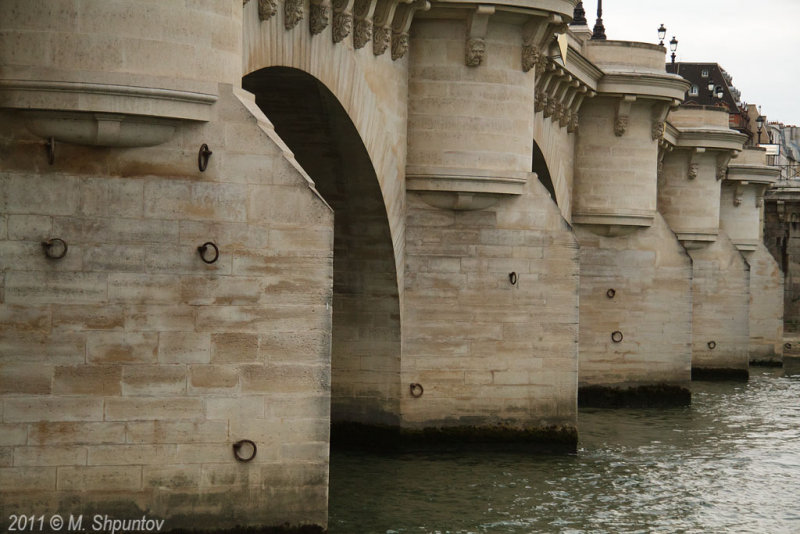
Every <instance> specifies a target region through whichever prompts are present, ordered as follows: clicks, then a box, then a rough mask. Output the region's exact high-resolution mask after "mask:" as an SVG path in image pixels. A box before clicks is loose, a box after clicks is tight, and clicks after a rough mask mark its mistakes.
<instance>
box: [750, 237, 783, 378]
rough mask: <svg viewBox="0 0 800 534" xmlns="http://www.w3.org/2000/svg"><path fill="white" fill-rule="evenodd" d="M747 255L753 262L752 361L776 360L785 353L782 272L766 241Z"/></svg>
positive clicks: (751, 263) (766, 361) (751, 306)
mask: <svg viewBox="0 0 800 534" xmlns="http://www.w3.org/2000/svg"><path fill="white" fill-rule="evenodd" d="M745 257H746V258H747V263H748V264H749V265H750V350H749V352H750V361H751V362H755V363H766V364H777V363H780V361H781V359H782V354H783V273H782V272H781V269H780V267H778V263H777V262H776V261H775V258H773V257H772V256H771V255H770V253H769V251H768V250H767V248H766V247H765V246H764V244H763V243H762V244H759V246H758V248H756V250H754V251H753V252H749V253H747V254H746V256H745Z"/></svg>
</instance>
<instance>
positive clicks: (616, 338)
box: [611, 330, 622, 343]
mask: <svg viewBox="0 0 800 534" xmlns="http://www.w3.org/2000/svg"><path fill="white" fill-rule="evenodd" d="M611 341H613V342H614V343H619V342H620V341H622V332H620V331H619V330H615V331H614V332H611Z"/></svg>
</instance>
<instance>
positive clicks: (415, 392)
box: [408, 382, 425, 398]
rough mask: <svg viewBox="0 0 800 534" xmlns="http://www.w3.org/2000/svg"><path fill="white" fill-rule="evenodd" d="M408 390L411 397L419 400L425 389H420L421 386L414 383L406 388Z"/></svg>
mask: <svg viewBox="0 0 800 534" xmlns="http://www.w3.org/2000/svg"><path fill="white" fill-rule="evenodd" d="M408 389H409V390H410V391H411V396H412V397H414V398H419V397H421V396H422V394H423V393H425V388H423V387H422V384H418V383H416V382H413V383H411V384H410V385H409V386H408Z"/></svg>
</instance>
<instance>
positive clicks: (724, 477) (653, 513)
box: [329, 367, 800, 534]
mask: <svg viewBox="0 0 800 534" xmlns="http://www.w3.org/2000/svg"><path fill="white" fill-rule="evenodd" d="M692 393H693V402H692V406H691V407H686V408H675V409H667V410H597V409H592V410H581V412H580V415H579V423H578V428H579V432H580V443H579V449H578V453H577V454H576V455H566V456H548V455H526V454H523V453H518V452H516V453H511V452H487V451H476V452H463V451H462V452H452V453H441V452H439V453H429V454H394V455H380V454H364V453H355V452H340V451H334V453H333V454H332V457H331V486H330V488H331V490H330V519H329V530H330V534H371V533H381V534H390V533H391V534H395V533H404V534H405V533H441V534H445V533H450V534H456V533H459V534H466V533H506V532H510V533H519V534H521V533H534V532H542V533H550V532H553V533H556V532H557V533H570V534H573V533H574V534H577V533H623V532H625V533H633V532H637V533H673V532H685V533H717V532H720V533H723V532H735V533H750V532H752V533H759V534H765V533H768V534H777V533H800V367H798V368H795V369H793V368H792V367H787V368H786V369H784V370H781V369H774V370H768V369H762V368H754V369H751V378H750V381H749V382H748V383H746V384H745V383H731V382H724V383H714V382H695V383H693V385H692Z"/></svg>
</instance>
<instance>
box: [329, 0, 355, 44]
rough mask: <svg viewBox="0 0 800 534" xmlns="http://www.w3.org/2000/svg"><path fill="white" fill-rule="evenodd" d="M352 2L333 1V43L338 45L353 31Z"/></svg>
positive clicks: (349, 0) (346, 0)
mask: <svg viewBox="0 0 800 534" xmlns="http://www.w3.org/2000/svg"><path fill="white" fill-rule="evenodd" d="M353 4H354V0H333V34H332V35H331V38H332V39H333V42H334V43H340V42H342V41H344V39H345V38H346V37H347V36H348V35H350V32H351V31H352V30H353Z"/></svg>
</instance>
